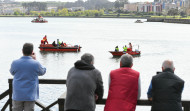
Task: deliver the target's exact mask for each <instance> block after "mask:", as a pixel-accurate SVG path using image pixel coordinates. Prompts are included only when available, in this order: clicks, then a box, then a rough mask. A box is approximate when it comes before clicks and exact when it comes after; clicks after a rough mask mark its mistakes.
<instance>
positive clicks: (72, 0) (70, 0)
mask: <svg viewBox="0 0 190 111" xmlns="http://www.w3.org/2000/svg"><path fill="white" fill-rule="evenodd" d="M15 1H62V2H74V1H77V0H15ZM109 1H111V2H114V1H115V0H109ZM146 1H148V2H152V1H153V0H129V2H146Z"/></svg>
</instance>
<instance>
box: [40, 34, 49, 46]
mask: <svg viewBox="0 0 190 111" xmlns="http://www.w3.org/2000/svg"><path fill="white" fill-rule="evenodd" d="M46 43H47V44H48V41H47V36H46V35H45V36H44V37H43V40H41V44H46Z"/></svg>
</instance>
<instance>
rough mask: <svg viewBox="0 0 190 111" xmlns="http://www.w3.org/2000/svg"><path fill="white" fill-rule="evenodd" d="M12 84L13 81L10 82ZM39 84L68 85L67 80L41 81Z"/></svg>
mask: <svg viewBox="0 0 190 111" xmlns="http://www.w3.org/2000/svg"><path fill="white" fill-rule="evenodd" d="M8 81H9V83H12V81H13V79H9V80H8ZM39 84H66V80H65V79H39Z"/></svg>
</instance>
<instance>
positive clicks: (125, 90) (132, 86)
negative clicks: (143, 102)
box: [104, 67, 139, 111]
mask: <svg viewBox="0 0 190 111" xmlns="http://www.w3.org/2000/svg"><path fill="white" fill-rule="evenodd" d="M110 80H111V83H110V88H109V94H108V98H107V101H106V105H105V109H104V111H135V109H136V104H137V96H138V80H139V72H137V71H135V70H133V69H131V68H127V67H123V68H119V69H116V70H113V71H111V73H110Z"/></svg>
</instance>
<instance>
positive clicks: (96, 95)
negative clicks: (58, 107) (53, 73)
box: [64, 53, 104, 111]
mask: <svg viewBox="0 0 190 111" xmlns="http://www.w3.org/2000/svg"><path fill="white" fill-rule="evenodd" d="M93 64H94V57H93V56H92V55H91V54H89V53H85V54H84V55H82V57H81V60H79V61H77V62H75V64H74V65H75V66H74V67H72V68H71V69H70V70H69V72H68V76H67V83H66V86H67V95H66V101H65V109H64V110H65V111H95V107H96V103H95V101H96V100H98V99H102V97H103V94H104V89H103V81H102V76H101V73H100V71H99V70H97V69H95V67H94V66H93Z"/></svg>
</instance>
